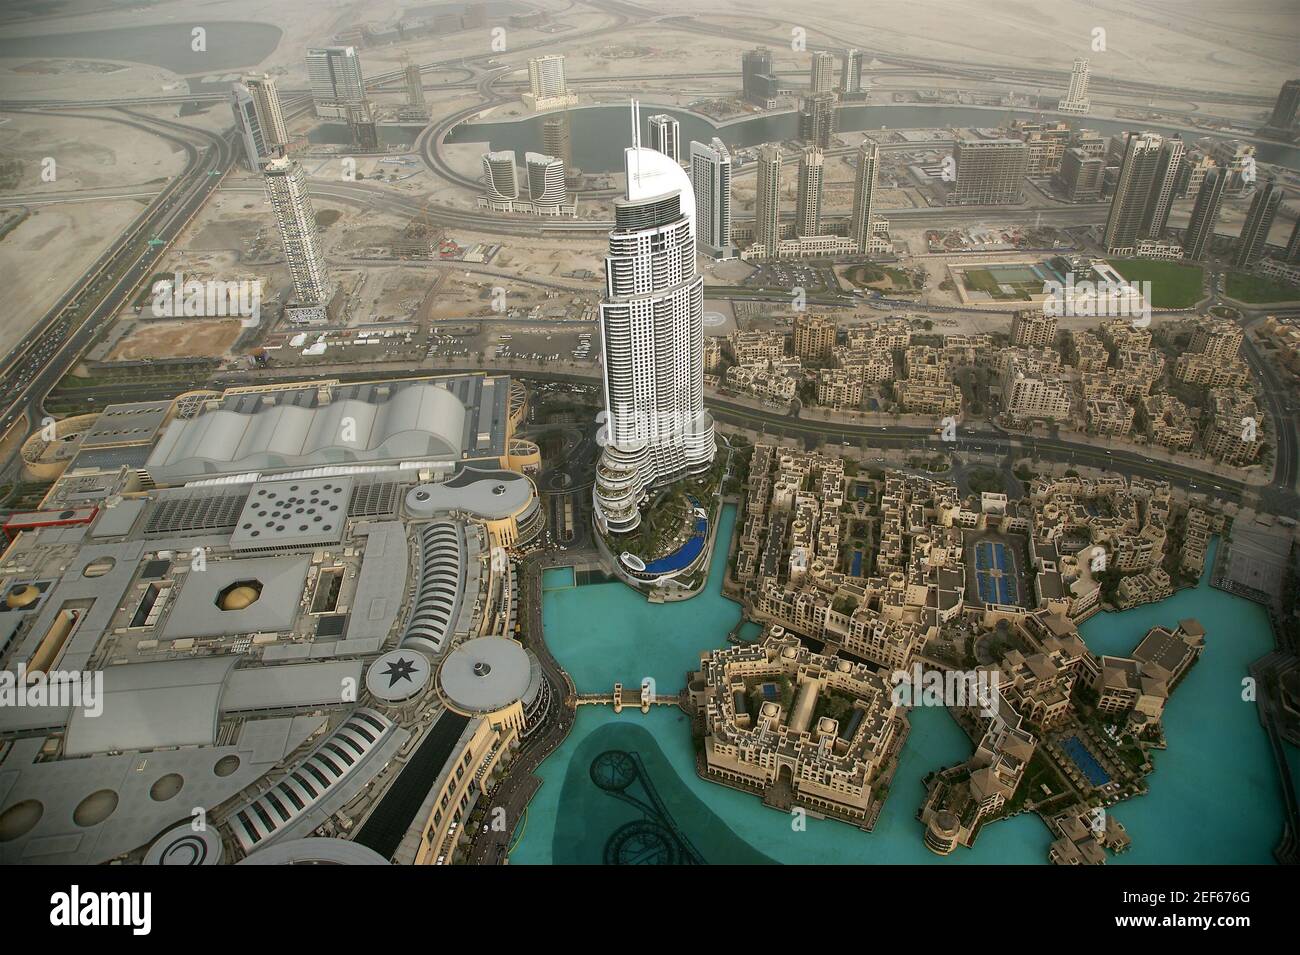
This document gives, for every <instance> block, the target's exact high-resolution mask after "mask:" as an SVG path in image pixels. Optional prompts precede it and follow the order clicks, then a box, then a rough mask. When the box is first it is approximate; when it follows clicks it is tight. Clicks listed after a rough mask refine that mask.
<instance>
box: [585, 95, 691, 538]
mask: <svg viewBox="0 0 1300 955" xmlns="http://www.w3.org/2000/svg"><path fill="white" fill-rule="evenodd" d="M638 112H639V111H638V108H637V105H636V104H635V103H633V105H632V113H633V116H632V128H633V133H632V135H633V144H632V146H631V147H629V148H628V149H625V150H624V165H625V169H626V171H627V195H626V198H623V199H619V200H617V201H616V202H615V207H614V212H615V223H614V229H613V231H611V232H610V234H609V254H608V255H607V256H606V257H605V296H604V300H603V301H602V302H601V305H600V324H601V333H602V339H603V342H604V370H605V424H604V429H603V432H602V436H603V444H604V450H603V452H602V454H601V457H600V461H599V462H598V464H597V465H596V486H595V491H594V503H595V512H596V524H597V526H598V527H599V528H600V529H601V530H602V531H603V532H611V531H612V532H614V533H625V532H627V531H630V530H633V529H634V528H636V527H637V526H638V525H639V524H640V523H641V513H640V510H639V506H640V504H641V503H642V501H644V500H645V499H646V496H647V495H646V491H647V489H648V488H650V487H651V486H653V485H656V484H663V483H666V482H669V481H673V480H676V479H678V478H680V477H684V476H686V475H689V474H694V473H699V472H700V471H703V470H706V469H707V468H708V467H709V465H710V464H711V463H712V461H713V455H714V452H715V451H716V445H715V442H714V436H713V419H712V418H711V417H710V416H709V414H708V413H707V412H706V411H705V410H704V279H703V277H702V276H701V275H699V273H698V272H697V271H696V268H695V192H694V190H693V189H692V188H691V181H690V177H689V176H687V174H686V171H685V170H684V169H682V167H681V166H679V165H678V164H677V163H676V162H674V161H673V160H672V159H671V158H669V157H668V156H665V155H664V154H663V153H661V152H657V151H656V150H653V149H646V148H644V147H642V146H641V144H640V133H639V129H640V122H639V121H640V116H639V115H638Z"/></svg>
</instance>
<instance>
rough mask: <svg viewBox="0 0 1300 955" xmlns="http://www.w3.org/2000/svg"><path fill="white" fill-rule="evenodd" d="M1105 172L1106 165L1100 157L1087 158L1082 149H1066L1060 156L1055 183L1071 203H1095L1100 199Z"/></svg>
mask: <svg viewBox="0 0 1300 955" xmlns="http://www.w3.org/2000/svg"><path fill="white" fill-rule="evenodd" d="M1105 172H1106V163H1105V161H1104V160H1103V159H1102V158H1101V157H1100V156H1089V155H1087V154H1086V153H1084V151H1083V150H1082V149H1067V150H1066V151H1065V152H1064V154H1062V156H1061V171H1060V172H1059V173H1057V174H1056V183H1057V185H1058V186H1059V187H1060V189H1061V191H1062V192H1064V193H1065V195H1066V197H1067V198H1068V199H1069V200H1070V201H1071V202H1096V201H1097V200H1098V199H1099V198H1101V183H1102V177H1103V175H1104V174H1105Z"/></svg>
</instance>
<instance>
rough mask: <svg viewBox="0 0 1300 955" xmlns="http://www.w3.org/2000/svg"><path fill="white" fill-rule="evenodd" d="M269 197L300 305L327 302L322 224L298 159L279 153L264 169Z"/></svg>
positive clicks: (330, 288) (329, 286) (330, 290)
mask: <svg viewBox="0 0 1300 955" xmlns="http://www.w3.org/2000/svg"><path fill="white" fill-rule="evenodd" d="M263 172H264V174H265V181H266V194H267V198H269V199H270V200H271V208H272V210H273V211H274V213H275V223H276V226H277V227H278V228H279V230H280V241H281V242H282V243H283V244H284V258H285V261H286V262H287V263H288V265H289V275H290V276H291V278H292V279H293V294H294V300H295V302H296V303H297V304H300V305H327V304H328V303H329V300H330V297H331V295H332V294H333V286H332V284H331V282H330V277H329V270H328V269H327V267H326V265H325V252H324V247H323V246H322V244H321V238H320V228H319V226H317V224H316V213H315V211H314V210H313V209H312V205H311V196H310V195H308V193H307V177H306V176H305V175H304V174H303V171H302V167H301V166H300V165H298V163H297V161H295V160H293V159H288V158H286V157H279V158H276V159H272V160H271V161H270V162H268V163H267V164H266V166H265V168H264V169H263Z"/></svg>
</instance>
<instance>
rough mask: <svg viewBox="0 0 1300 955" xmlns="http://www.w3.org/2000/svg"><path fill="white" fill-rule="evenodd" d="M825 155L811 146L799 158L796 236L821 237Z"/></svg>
mask: <svg viewBox="0 0 1300 955" xmlns="http://www.w3.org/2000/svg"><path fill="white" fill-rule="evenodd" d="M825 163H826V157H825V154H824V153H823V152H822V151H821V150H820V149H818V148H817V147H816V146H809V147H807V148H806V149H805V150H804V151H803V155H802V156H800V157H799V203H798V206H797V207H796V211H795V216H794V234H795V235H797V236H799V237H800V238H803V237H804V236H806V235H821V216H822V172H823V170H824V169H825Z"/></svg>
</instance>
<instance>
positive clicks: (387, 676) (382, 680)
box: [366, 649, 433, 703]
mask: <svg viewBox="0 0 1300 955" xmlns="http://www.w3.org/2000/svg"><path fill="white" fill-rule="evenodd" d="M432 672H433V671H432V668H431V667H430V666H429V658H428V657H426V656H425V655H424V654H423V653H421V652H420V651H419V650H410V649H399V650H390V651H388V652H387V653H385V654H384V655H383V656H381V657H379V659H377V660H375V662H374V663H372V664H370V669H368V670H367V671H366V689H367V690H369V691H370V694H371V695H372V696H373V697H375V699H377V700H383V701H384V702H385V703H400V702H401V701H402V700H409V699H410V698H411V697H413V696H415V695H416V694H417V693H419V692H420V691H421V690H423V689H424V688H425V687H426V686H428V685H429V676H430V674H431V673H432Z"/></svg>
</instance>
